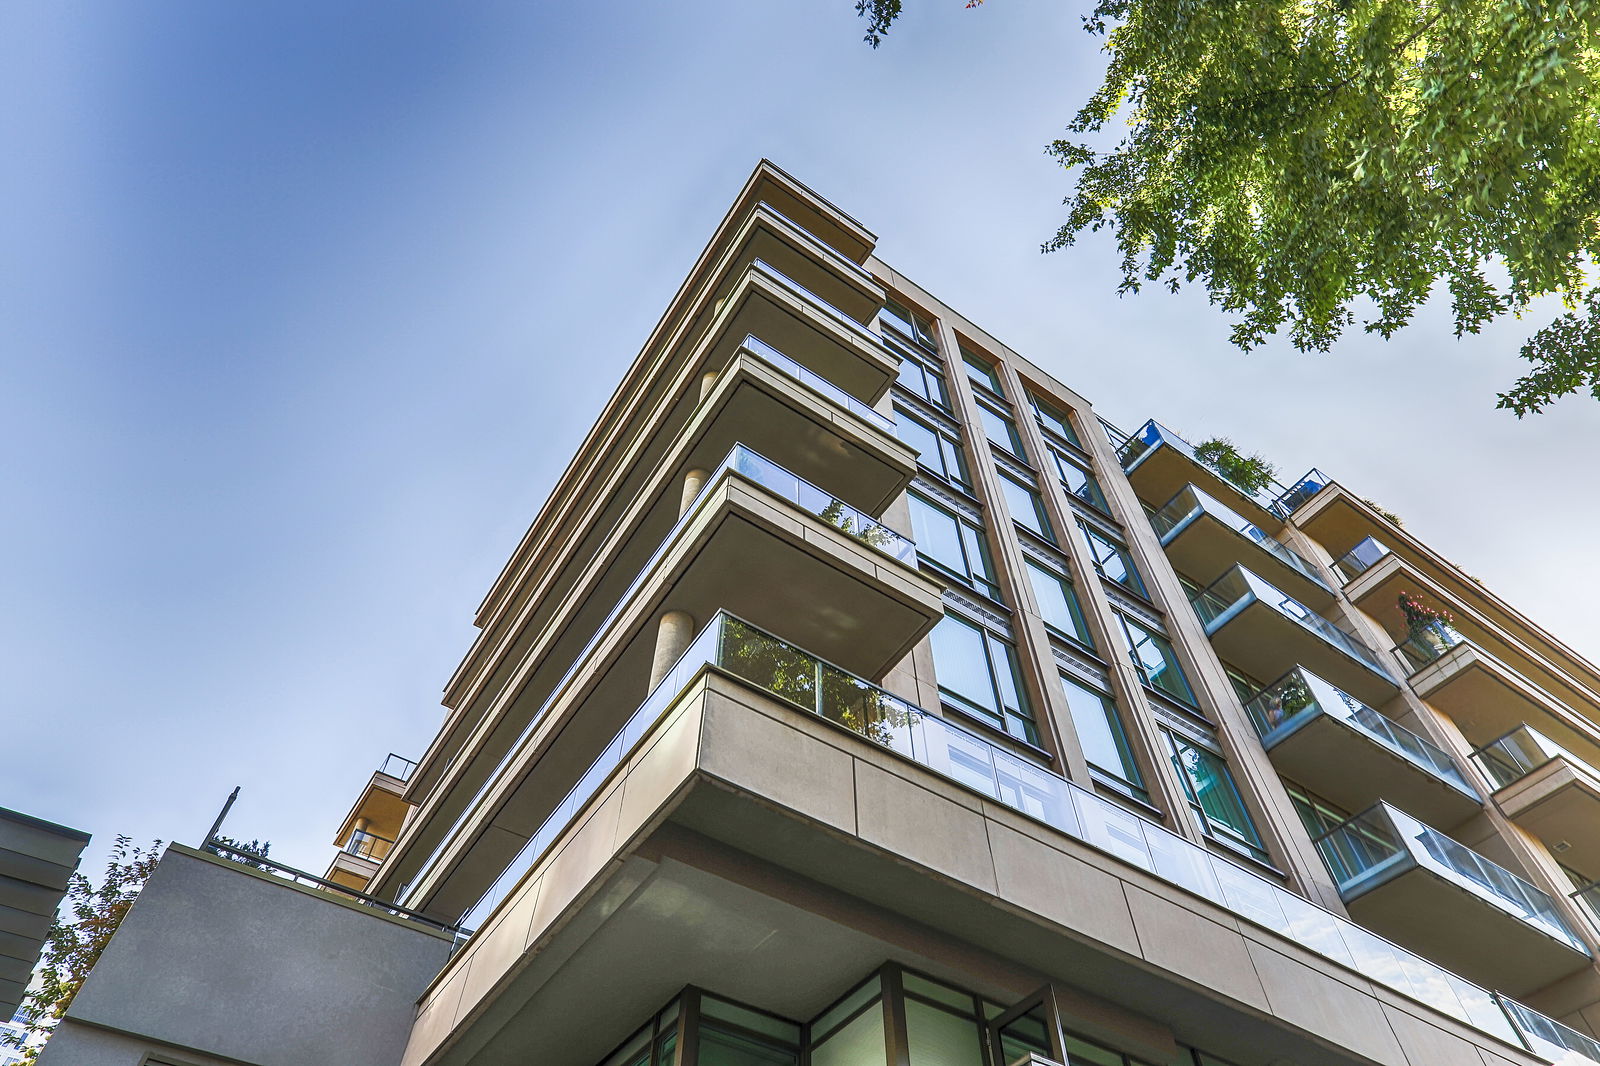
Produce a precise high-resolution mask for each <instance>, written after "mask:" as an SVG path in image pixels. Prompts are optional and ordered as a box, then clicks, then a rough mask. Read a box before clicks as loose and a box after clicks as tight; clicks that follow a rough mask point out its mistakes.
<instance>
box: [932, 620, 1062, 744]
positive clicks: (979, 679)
mask: <svg viewBox="0 0 1600 1066" xmlns="http://www.w3.org/2000/svg"><path fill="white" fill-rule="evenodd" d="M929 639H930V641H931V642H932V645H933V666H934V672H935V673H936V674H937V675H938V678H939V691H940V693H941V694H942V695H943V696H944V697H945V699H946V701H947V702H949V703H950V704H951V705H952V706H954V707H957V708H959V709H961V710H964V711H967V712H968V713H970V714H973V715H976V716H977V717H979V718H981V719H983V720H985V721H987V722H989V723H990V724H991V725H993V726H995V727H996V728H997V729H1003V730H1005V731H1006V732H1008V733H1010V734H1011V735H1012V736H1016V737H1020V738H1022V739H1023V740H1025V741H1027V742H1028V743H1030V744H1037V743H1038V742H1039V735H1038V730H1037V728H1036V727H1035V725H1034V722H1033V712H1032V710H1031V709H1030V708H1029V707H1028V703H1027V698H1026V697H1025V696H1024V695H1023V693H1022V688H1021V685H1020V684H1019V682H1018V673H1017V653H1016V649H1015V648H1013V647H1012V646H1011V645H1010V644H1008V643H1006V642H1005V641H1003V640H1001V639H1000V638H998V637H996V636H994V635H993V634H990V633H988V632H986V631H985V630H984V629H982V628H981V627H979V626H977V625H975V624H974V623H972V622H968V621H967V620H966V619H964V618H961V617H959V616H958V615H953V614H946V615H945V616H944V618H943V619H942V620H941V621H940V622H939V624H938V625H936V626H934V627H933V632H932V633H931V634H930V635H929Z"/></svg>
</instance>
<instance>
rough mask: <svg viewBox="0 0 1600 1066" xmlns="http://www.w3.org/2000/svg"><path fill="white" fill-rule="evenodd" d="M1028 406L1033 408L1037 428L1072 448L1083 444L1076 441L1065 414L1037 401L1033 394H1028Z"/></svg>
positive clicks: (1075, 432) (1076, 435) (1074, 431)
mask: <svg viewBox="0 0 1600 1066" xmlns="http://www.w3.org/2000/svg"><path fill="white" fill-rule="evenodd" d="M1028 405H1029V406H1030V407H1032V408H1033V414H1034V417H1035V418H1037V419H1038V420H1039V426H1040V428H1042V429H1043V430H1044V431H1045V432H1046V433H1054V434H1055V435H1056V436H1058V437H1060V438H1061V439H1062V440H1064V441H1066V442H1067V443H1068V444H1070V445H1072V446H1073V447H1074V448H1082V447H1083V442H1082V441H1080V440H1078V434H1077V431H1076V430H1074V429H1073V428H1072V421H1071V419H1069V418H1067V413H1066V412H1065V411H1062V410H1061V409H1059V408H1057V407H1053V406H1051V405H1050V404H1048V403H1046V402H1045V401H1043V400H1041V399H1039V397H1037V396H1035V395H1034V394H1033V393H1031V392H1030V393H1028Z"/></svg>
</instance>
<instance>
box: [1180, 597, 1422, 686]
mask: <svg viewBox="0 0 1600 1066" xmlns="http://www.w3.org/2000/svg"><path fill="white" fill-rule="evenodd" d="M1192 602H1193V604H1194V609H1195V613H1197V614H1198V615H1199V616H1200V621H1201V622H1203V623H1204V624H1205V629H1206V635H1207V636H1209V637H1210V638H1211V644H1212V647H1214V648H1215V649H1216V650H1217V654H1218V655H1220V656H1221V657H1222V658H1223V659H1224V660H1225V661H1227V662H1229V663H1231V664H1233V665H1234V666H1236V667H1238V668H1239V669H1241V670H1244V671H1246V672H1247V673H1251V674H1254V675H1255V676H1256V677H1279V676H1281V675H1282V674H1283V673H1284V672H1285V671H1286V670H1288V669H1289V668H1290V667H1293V666H1295V665H1296V664H1299V665H1302V666H1305V667H1306V668H1308V669H1310V670H1312V671H1314V672H1315V673H1316V674H1317V676H1319V677H1323V678H1326V679H1328V680H1329V681H1331V682H1332V683H1333V684H1335V685H1337V686H1339V688H1341V689H1343V690H1344V691H1345V692H1348V693H1350V694H1351V695H1353V696H1355V697H1356V698H1357V699H1359V700H1362V701H1365V702H1367V703H1382V702H1384V701H1386V700H1388V699H1389V698H1390V697H1392V696H1393V695H1394V693H1395V689H1396V687H1397V684H1396V682H1395V679H1394V678H1393V677H1392V676H1390V674H1389V671H1388V670H1386V669H1385V668H1384V666H1383V664H1382V663H1381V662H1380V661H1379V660H1378V656H1377V654H1376V653H1375V652H1373V651H1372V649H1370V648H1368V647H1367V646H1366V645H1365V644H1363V643H1362V642H1361V641H1359V640H1357V639H1356V638H1355V637H1354V636H1352V635H1351V634H1349V633H1346V632H1345V631H1344V630H1342V629H1340V628H1339V627H1338V626H1336V625H1334V624H1333V623H1332V622H1330V621H1328V620H1327V619H1326V618H1323V617H1322V616H1321V615H1319V614H1317V613H1316V612H1315V611H1313V610H1311V609H1310V608H1309V607H1307V606H1305V605H1304V604H1302V603H1300V602H1299V601H1298V600H1296V599H1294V598H1293V597H1291V596H1288V595H1285V594H1284V593H1283V592H1280V591H1279V590H1278V589H1277V588H1276V587H1274V586H1273V585H1271V584H1269V583H1268V582H1266V581H1265V580H1263V579H1262V578H1260V577H1258V576H1256V575H1255V574H1253V573H1251V572H1250V571H1249V570H1247V569H1245V568H1244V567H1242V566H1236V567H1234V568H1233V569H1232V570H1229V571H1228V572H1227V573H1225V574H1223V575H1222V576H1221V577H1220V578H1218V579H1217V580H1216V581H1214V582H1212V583H1211V585H1210V586H1209V587H1207V588H1206V589H1205V590H1204V591H1202V592H1200V593H1199V594H1197V595H1196V596H1195V597H1194V599H1193V601H1192Z"/></svg>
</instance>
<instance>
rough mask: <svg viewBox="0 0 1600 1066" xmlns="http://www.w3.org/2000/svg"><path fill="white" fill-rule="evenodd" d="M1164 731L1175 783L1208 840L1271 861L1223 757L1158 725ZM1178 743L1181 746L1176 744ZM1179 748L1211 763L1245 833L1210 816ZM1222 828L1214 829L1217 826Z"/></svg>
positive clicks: (1258, 858) (1255, 858) (1262, 860)
mask: <svg viewBox="0 0 1600 1066" xmlns="http://www.w3.org/2000/svg"><path fill="white" fill-rule="evenodd" d="M1162 732H1163V733H1165V734H1166V739H1167V751H1168V754H1169V755H1170V757H1171V759H1172V765H1173V769H1175V770H1176V771H1177V772H1178V781H1179V784H1181V785H1182V786H1183V792H1184V797H1185V798H1186V799H1187V800H1188V802H1189V808H1190V809H1191V810H1193V811H1194V812H1195V815H1196V817H1198V818H1199V819H1200V826H1201V828H1202V829H1203V830H1204V831H1205V834H1206V838H1207V839H1208V840H1212V841H1215V842H1216V843H1218V844H1221V845H1222V846H1223V847H1225V848H1227V849H1228V850H1230V851H1234V852H1237V853H1239V854H1241V855H1245V856H1248V857H1249V858H1251V859H1253V860H1255V861H1256V862H1259V863H1262V864H1265V865H1269V866H1270V865H1271V857H1270V856H1269V854H1268V852H1267V845H1266V842H1265V841H1264V840H1263V839H1262V838H1261V830H1260V829H1259V828H1258V827H1257V826H1256V820H1255V815H1253V814H1252V813H1251V812H1250V807H1249V805H1248V804H1247V803H1245V801H1244V792H1243V791H1242V790H1241V789H1240V788H1239V782H1238V780H1237V779H1235V778H1234V776H1233V768H1232V767H1231V766H1229V765H1228V760H1227V758H1226V757H1225V756H1224V755H1223V754H1222V753H1221V752H1220V751H1216V750H1214V749H1213V748H1212V747H1211V746H1209V745H1206V744H1201V743H1199V742H1198V741H1197V740H1196V739H1195V738H1194V737H1192V736H1189V735H1187V734H1179V733H1177V732H1174V731H1173V730H1171V729H1162ZM1180 745H1181V748H1180ZM1183 749H1187V750H1190V751H1193V752H1196V753H1197V754H1199V755H1200V756H1202V757H1203V758H1204V759H1206V760H1209V761H1210V764H1211V766H1212V771H1213V777H1214V778H1216V779H1217V780H1220V781H1223V782H1225V783H1226V784H1227V787H1228V794H1229V795H1230V796H1231V797H1232V799H1233V803H1234V805H1235V806H1236V807H1237V808H1238V811H1239V813H1240V814H1241V815H1243V816H1244V822H1245V826H1246V827H1247V828H1248V830H1249V834H1248V836H1247V835H1245V834H1244V833H1241V832H1240V831H1239V830H1237V829H1235V828H1234V827H1232V826H1229V825H1227V823H1226V822H1220V821H1217V820H1214V819H1213V818H1212V817H1211V815H1210V814H1208V813H1207V812H1206V809H1205V805H1204V802H1203V801H1202V800H1201V798H1200V793H1199V786H1198V785H1197V784H1196V783H1195V781H1194V778H1193V777H1192V775H1191V774H1190V772H1189V769H1188V767H1187V766H1186V765H1185V763H1184V760H1183ZM1217 768H1220V770H1221V771H1222V775H1221V777H1220V778H1218V777H1216V773H1215V770H1216V769H1217ZM1219 825H1220V826H1222V827H1223V831H1221V832H1219V831H1218V828H1217V827H1218V826H1219Z"/></svg>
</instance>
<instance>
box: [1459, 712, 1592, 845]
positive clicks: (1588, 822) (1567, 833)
mask: <svg viewBox="0 0 1600 1066" xmlns="http://www.w3.org/2000/svg"><path fill="white" fill-rule="evenodd" d="M1472 761H1473V762H1475V763H1477V765H1478V768H1479V769H1481V770H1482V771H1483V773H1484V776H1485V777H1487V778H1488V779H1489V780H1490V781H1491V782H1493V783H1494V786H1495V789H1496V791H1495V794H1494V798H1495V802H1496V803H1498V804H1499V805H1500V809H1501V810H1503V811H1504V812H1505V813H1506V817H1508V818H1510V819H1511V820H1512V821H1514V822H1516V823H1517V824H1518V825H1519V826H1521V827H1522V828H1524V829H1526V830H1527V831H1528V832H1530V833H1532V834H1533V835H1534V836H1536V837H1538V838H1539V839H1540V840H1542V841H1544V843H1545V844H1546V845H1547V846H1548V847H1549V848H1550V850H1551V851H1552V852H1554V853H1555V854H1556V855H1557V856H1559V857H1560V859H1561V861H1562V862H1563V863H1565V864H1566V865H1568V866H1571V867H1576V868H1577V869H1580V870H1585V871H1593V870H1596V869H1600V771H1597V770H1595V768H1594V767H1592V766H1590V765H1589V764H1588V763H1586V762H1584V761H1583V760H1582V759H1580V758H1578V757H1577V756H1576V755H1574V754H1572V753H1571V752H1570V751H1568V750H1567V749H1566V748H1563V747H1562V746H1561V745H1559V744H1557V743H1556V742H1555V741H1553V740H1551V739H1549V738H1548V737H1546V736H1545V735H1544V734H1542V733H1540V732H1539V731H1538V730H1536V729H1534V728H1533V727H1532V726H1528V725H1519V726H1518V727H1517V728H1516V729H1513V730H1512V731H1511V732H1509V733H1507V734H1506V735H1505V736H1503V737H1500V738H1499V739H1498V740H1496V741H1494V742H1493V743H1490V744H1485V745H1484V746H1483V747H1481V748H1479V749H1478V750H1477V751H1475V752H1473V753H1472Z"/></svg>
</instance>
